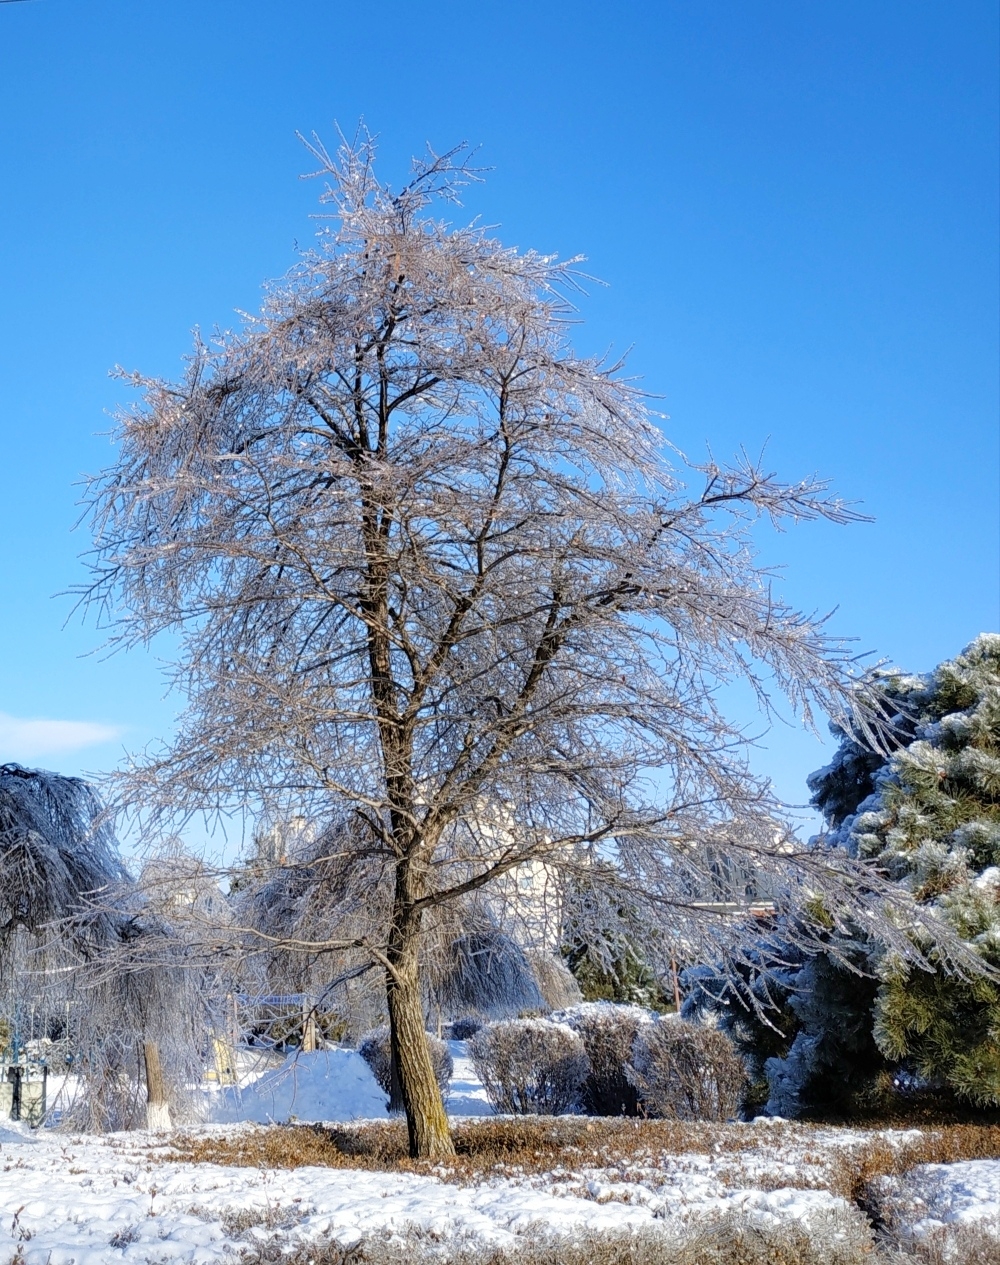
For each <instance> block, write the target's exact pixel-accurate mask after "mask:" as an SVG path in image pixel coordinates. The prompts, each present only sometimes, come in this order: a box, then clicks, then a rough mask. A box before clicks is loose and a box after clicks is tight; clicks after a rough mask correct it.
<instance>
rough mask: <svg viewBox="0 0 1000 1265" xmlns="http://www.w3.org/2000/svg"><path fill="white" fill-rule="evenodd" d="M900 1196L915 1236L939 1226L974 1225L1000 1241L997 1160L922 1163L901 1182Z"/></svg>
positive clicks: (999, 1172)
mask: <svg viewBox="0 0 1000 1265" xmlns="http://www.w3.org/2000/svg"><path fill="white" fill-rule="evenodd" d="M900 1193H901V1195H902V1197H903V1199H904V1200H905V1201H906V1206H907V1207H908V1211H909V1216H910V1218H912V1221H911V1226H910V1229H911V1233H913V1234H914V1235H916V1236H918V1237H920V1236H922V1235H924V1234H927V1233H928V1232H929V1231H931V1230H935V1229H937V1228H938V1227H940V1226H942V1225H955V1224H970V1223H973V1222H975V1223H978V1224H981V1225H982V1226H983V1228H985V1229H992V1230H993V1231H994V1233H996V1235H997V1237H998V1238H1000V1161H998V1160H962V1161H960V1162H959V1163H957V1164H923V1165H921V1166H920V1168H916V1169H914V1170H913V1172H912V1173H909V1174H908V1175H907V1176H906V1177H905V1178H903V1179H902V1180H901V1182H900ZM921 1213H922V1215H921Z"/></svg>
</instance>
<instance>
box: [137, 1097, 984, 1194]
mask: <svg viewBox="0 0 1000 1265" xmlns="http://www.w3.org/2000/svg"><path fill="white" fill-rule="evenodd" d="M823 1133H824V1134H825V1136H826V1138H827V1139H832V1140H833V1141H832V1143H831V1142H829V1141H827V1142H824V1141H823V1140H821V1139H820V1137H819V1134H818V1131H817V1129H815V1128H813V1127H811V1126H809V1125H793V1124H778V1123H775V1124H773V1125H718V1124H705V1123H685V1122H678V1121H667V1120H629V1119H620V1118H619V1119H610V1118H605V1119H589V1118H587V1117H582V1116H560V1117H543V1116H527V1117H522V1118H519V1119H514V1120H510V1119H506V1120H483V1121H466V1122H463V1123H460V1124H458V1125H457V1126H456V1127H455V1130H454V1134H453V1136H454V1140H455V1150H456V1152H457V1155H456V1157H455V1159H454V1160H450V1161H447V1162H442V1161H440V1160H435V1161H427V1160H411V1159H409V1158H408V1156H407V1154H406V1130H405V1127H404V1125H403V1123H402V1122H401V1121H387V1122H366V1123H364V1124H358V1125H335V1126H330V1125H269V1126H262V1127H260V1128H252V1129H245V1130H241V1131H240V1132H239V1133H236V1134H229V1135H215V1136H212V1135H209V1136H200V1137H199V1136H197V1135H184V1134H179V1135H177V1136H176V1137H175V1138H174V1139H173V1140H172V1144H171V1150H170V1152H169V1154H168V1156H167V1158H169V1159H171V1160H179V1161H186V1162H189V1163H201V1164H222V1165H227V1166H228V1165H232V1166H237V1167H250V1168H286V1169H288V1168H299V1167H302V1166H304V1165H319V1166H325V1167H329V1168H341V1169H346V1168H357V1169H368V1170H376V1171H385V1172H416V1173H427V1174H432V1175H434V1176H438V1177H444V1178H447V1179H450V1180H455V1181H459V1182H465V1181H475V1180H478V1179H481V1178H483V1177H493V1176H510V1177H525V1176H530V1175H536V1174H546V1173H551V1172H553V1171H558V1172H563V1173H566V1172H579V1171H580V1170H582V1169H593V1168H599V1169H608V1168H611V1169H615V1170H617V1171H618V1173H619V1174H620V1175H621V1176H622V1178H623V1179H624V1180H627V1179H628V1177H627V1174H628V1172H630V1171H635V1170H638V1169H642V1168H659V1167H660V1166H661V1165H662V1162H663V1159H664V1158H665V1157H667V1156H682V1155H685V1154H699V1155H707V1156H711V1157H712V1158H713V1159H714V1160H716V1161H718V1162H719V1163H720V1164H721V1166H723V1167H724V1168H725V1169H726V1175H727V1177H729V1176H731V1177H732V1178H733V1179H734V1180H735V1179H737V1178H738V1177H739V1176H740V1172H741V1170H742V1169H743V1167H744V1163H746V1164H748V1165H753V1166H754V1176H753V1180H752V1184H753V1185H755V1186H757V1187H758V1188H761V1187H762V1186H763V1187H767V1186H773V1184H774V1182H775V1181H778V1182H779V1183H780V1184H781V1185H784V1186H803V1187H808V1188H822V1189H826V1190H831V1191H833V1192H834V1193H835V1194H838V1195H842V1196H843V1197H844V1198H846V1199H849V1200H851V1201H852V1202H855V1203H858V1204H859V1205H860V1206H862V1207H864V1206H865V1200H866V1199H867V1198H869V1196H870V1192H871V1190H872V1187H873V1183H874V1182H876V1180H877V1179H878V1178H881V1177H886V1176H889V1177H892V1176H899V1175H901V1174H903V1173H905V1172H907V1171H909V1170H910V1169H911V1168H914V1167H916V1166H917V1165H918V1164H941V1163H951V1162H954V1161H956V1160H973V1159H996V1158H998V1157H1000V1126H998V1125H972V1124H961V1125H946V1126H942V1127H940V1128H929V1129H920V1130H919V1131H917V1130H914V1131H910V1132H907V1133H905V1134H900V1133H897V1134H888V1133H884V1132H872V1133H870V1134H867V1135H866V1134H863V1133H860V1131H858V1130H853V1129H845V1130H838V1129H835V1128H829V1129H825V1130H823ZM768 1149H771V1150H775V1151H780V1153H781V1154H782V1155H788V1156H789V1157H791V1158H792V1159H794V1160H795V1161H797V1163H796V1172H795V1173H794V1174H789V1173H788V1172H787V1171H786V1170H784V1169H781V1170H780V1171H777V1172H776V1173H775V1175H773V1176H768V1175H767V1174H766V1173H765V1174H763V1175H762V1173H761V1171H760V1165H761V1161H762V1160H763V1159H765V1158H766V1154H767V1151H768ZM160 1158H163V1157H162V1153H161V1156H160Z"/></svg>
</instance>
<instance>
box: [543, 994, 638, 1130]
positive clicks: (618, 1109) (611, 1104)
mask: <svg viewBox="0 0 1000 1265" xmlns="http://www.w3.org/2000/svg"><path fill="white" fill-rule="evenodd" d="M551 1018H552V1019H553V1021H555V1022H559V1023H565V1024H566V1025H567V1026H568V1027H570V1028H572V1029H573V1031H574V1032H575V1033H576V1034H577V1035H578V1036H579V1037H580V1039H581V1041H582V1042H583V1048H584V1050H585V1051H586V1054H587V1059H588V1061H589V1063H590V1072H589V1073H588V1075H587V1079H586V1080H585V1081H584V1083H583V1088H582V1089H581V1091H580V1105H581V1106H582V1108H583V1110H584V1111H585V1112H586V1113H587V1115H588V1116H639V1115H644V1114H645V1112H644V1111H643V1110H642V1107H641V1104H640V1101H639V1091H638V1089H636V1087H635V1085H634V1084H633V1083H632V1081H631V1080H630V1079H629V1064H630V1061H631V1058H632V1045H633V1043H634V1041H635V1038H636V1034H637V1033H638V1031H639V1028H640V1027H641V1026H642V1025H644V1024H649V1023H650V1022H651V1018H650V1015H649V1013H648V1011H645V1010H643V1009H642V1008H641V1007H639V1006H619V1005H615V1003H614V1002H607V1001H598V1002H585V1003H584V1004H583V1005H581V1006H573V1007H572V1008H571V1009H570V1010H563V1011H559V1012H557V1013H556V1014H554V1015H552V1016H551Z"/></svg>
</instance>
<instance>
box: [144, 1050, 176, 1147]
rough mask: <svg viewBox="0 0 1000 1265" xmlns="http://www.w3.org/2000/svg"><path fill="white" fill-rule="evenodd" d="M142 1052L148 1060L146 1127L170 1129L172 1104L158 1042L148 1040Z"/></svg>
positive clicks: (157, 1129)
mask: <svg viewBox="0 0 1000 1265" xmlns="http://www.w3.org/2000/svg"><path fill="white" fill-rule="evenodd" d="M142 1053H143V1057H144V1059H145V1061H146V1128H147V1129H154V1130H156V1131H159V1130H161V1129H169V1128H170V1106H169V1104H168V1103H167V1091H166V1086H165V1085H164V1082H163V1069H162V1067H161V1066H160V1051H159V1050H158V1049H157V1046H156V1042H155V1041H146V1042H145V1043H144V1044H143V1047H142Z"/></svg>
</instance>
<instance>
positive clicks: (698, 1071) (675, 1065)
mask: <svg viewBox="0 0 1000 1265" xmlns="http://www.w3.org/2000/svg"><path fill="white" fill-rule="evenodd" d="M629 1079H630V1080H631V1082H632V1084H633V1085H634V1086H635V1087H636V1089H637V1090H638V1091H639V1097H640V1099H641V1100H642V1105H643V1107H644V1108H645V1110H646V1111H647V1112H648V1113H649V1114H650V1115H654V1116H660V1117H661V1118H662V1119H664V1120H730V1119H732V1118H733V1117H734V1116H735V1115H736V1114H737V1112H738V1110H739V1106H740V1099H741V1096H742V1094H743V1089H744V1086H745V1085H746V1080H747V1074H746V1069H745V1068H744V1066H743V1062H742V1060H741V1059H740V1057H739V1055H738V1054H737V1053H736V1050H735V1049H734V1047H733V1043H732V1041H730V1039H729V1038H728V1037H727V1036H726V1035H725V1034H724V1033H722V1032H720V1031H719V1030H718V1029H717V1028H701V1027H698V1026H696V1025H695V1024H691V1023H685V1022H684V1021H683V1020H681V1019H664V1020H660V1021H659V1022H658V1023H651V1024H648V1025H645V1026H643V1027H640V1028H639V1030H638V1031H637V1033H636V1036H635V1041H634V1043H633V1045H632V1065H631V1068H630V1069H629Z"/></svg>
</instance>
